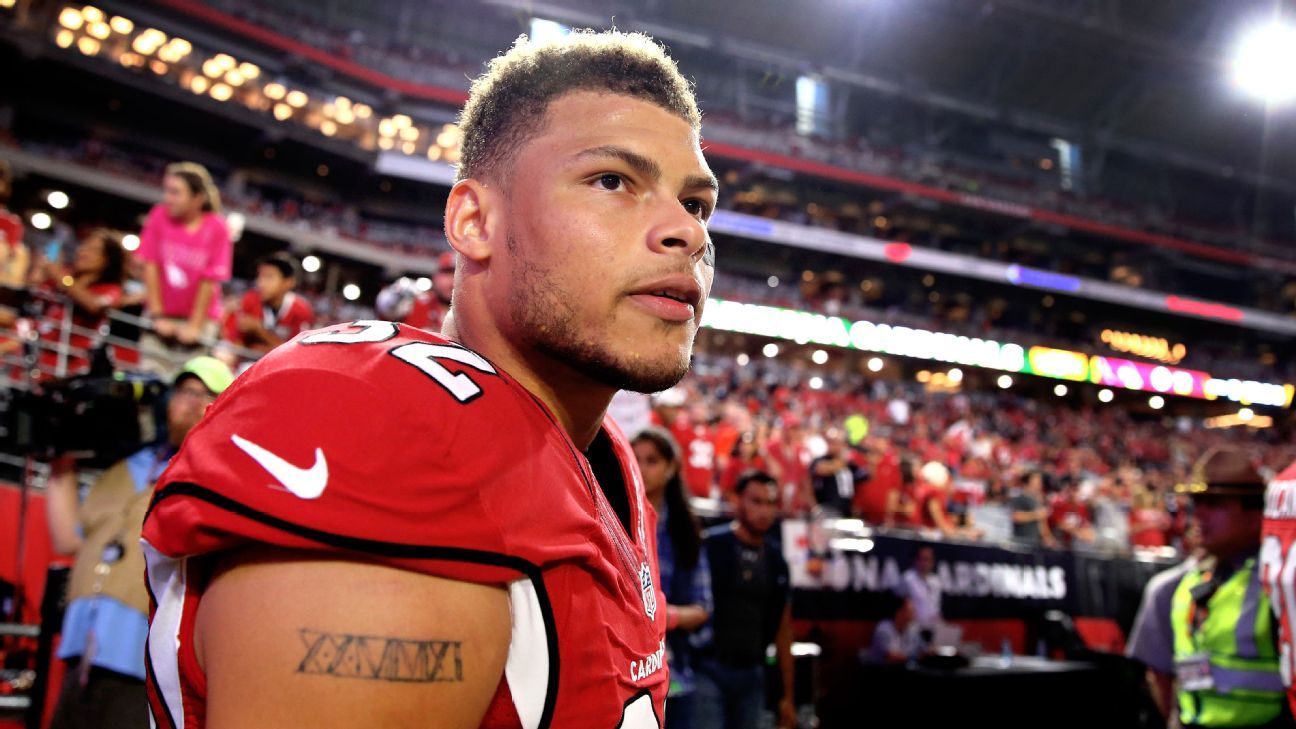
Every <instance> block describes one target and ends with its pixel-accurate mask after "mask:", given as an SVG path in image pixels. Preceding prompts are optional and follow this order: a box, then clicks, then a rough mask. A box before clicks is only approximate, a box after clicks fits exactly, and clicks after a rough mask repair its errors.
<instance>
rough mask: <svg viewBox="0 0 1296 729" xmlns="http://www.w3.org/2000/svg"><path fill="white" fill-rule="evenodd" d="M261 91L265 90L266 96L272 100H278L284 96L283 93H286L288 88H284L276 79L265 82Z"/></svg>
mask: <svg viewBox="0 0 1296 729" xmlns="http://www.w3.org/2000/svg"><path fill="white" fill-rule="evenodd" d="M262 91H263V92H265V95H266V98H268V99H270V100H272V101H279V100H280V99H282V98H283V97H284V94H287V93H288V90H287V89H285V88H284V85H283V84H281V83H279V82H278V81H271V82H270V83H268V84H266V85H265V88H264V89H262Z"/></svg>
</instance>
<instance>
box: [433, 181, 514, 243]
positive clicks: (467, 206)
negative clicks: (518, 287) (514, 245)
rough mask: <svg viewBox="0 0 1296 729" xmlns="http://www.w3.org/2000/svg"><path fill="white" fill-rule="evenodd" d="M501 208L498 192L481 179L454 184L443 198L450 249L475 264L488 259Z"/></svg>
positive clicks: (446, 232) (447, 239) (446, 234)
mask: <svg viewBox="0 0 1296 729" xmlns="http://www.w3.org/2000/svg"><path fill="white" fill-rule="evenodd" d="M501 205H502V200H501V199H500V195H499V194H498V192H497V191H496V190H494V189H492V188H489V187H487V186H486V185H484V184H483V183H482V182H481V181H480V180H475V179H472V178H469V179H466V180H460V181H459V182H456V183H455V185H454V187H452V188H450V196H449V198H447V199H446V211H445V237H446V241H447V242H449V243H450V247H451V248H454V249H455V251H456V252H457V253H459V255H461V256H463V257H464V258H467V259H468V260H470V261H473V262H474V263H478V264H482V263H485V262H486V261H487V260H488V259H490V257H491V253H493V246H494V243H495V233H496V232H497V226H496V223H497V222H498V221H500V220H501V217H500V216H501V215H502V208H501Z"/></svg>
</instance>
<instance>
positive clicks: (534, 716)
mask: <svg viewBox="0 0 1296 729" xmlns="http://www.w3.org/2000/svg"><path fill="white" fill-rule="evenodd" d="M509 612H510V613H511V615H512V624H513V633H512V636H511V637H510V638H509V651H508V660H507V661H506V662H505V664H504V677H505V678H506V679H507V680H508V687H509V693H510V694H512V696H513V707H514V708H515V709H516V710H517V714H518V718H519V719H520V720H521V722H522V729H539V726H540V719H541V717H542V716H543V714H544V706H545V697H546V696H547V695H548V692H549V658H550V656H549V636H548V635H547V634H546V631H545V621H544V613H543V611H542V609H541V607H540V597H539V595H538V594H536V587H535V583H533V582H532V581H531V580H530V578H524V579H520V580H515V581H514V582H512V583H510V584H509Z"/></svg>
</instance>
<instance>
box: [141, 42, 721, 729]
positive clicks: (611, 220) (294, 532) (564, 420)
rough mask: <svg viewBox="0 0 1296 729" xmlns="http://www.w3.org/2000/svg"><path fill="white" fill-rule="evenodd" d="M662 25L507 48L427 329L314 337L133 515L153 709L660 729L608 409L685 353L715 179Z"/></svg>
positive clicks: (638, 558)
mask: <svg viewBox="0 0 1296 729" xmlns="http://www.w3.org/2000/svg"><path fill="white" fill-rule="evenodd" d="M699 124H700V117H699V113H698V110H697V107H696V104H695V101H694V97H693V93H692V90H691V86H690V84H689V83H688V82H687V81H686V80H685V79H684V78H683V77H682V76H681V75H680V73H679V71H678V69H677V68H676V65H675V63H674V61H673V60H672V59H671V58H669V57H668V56H667V55H666V53H665V51H664V50H663V49H662V48H661V47H660V46H658V45H657V44H656V43H655V42H653V41H652V40H651V39H649V38H647V37H645V36H642V35H636V34H625V33H618V32H605V33H594V32H576V33H573V34H571V35H568V36H566V37H564V38H561V39H558V40H554V41H548V42H543V43H532V42H529V41H527V40H526V39H525V38H523V39H519V41H518V42H517V43H516V44H515V45H514V46H513V48H512V49H511V50H509V51H508V52H507V53H505V54H504V55H502V56H500V57H499V58H496V59H495V60H494V61H492V62H491V64H490V65H489V67H488V69H487V71H486V72H485V74H484V75H483V76H481V77H480V78H478V79H477V80H476V81H475V82H474V83H473V86H472V90H471V96H470V98H469V100H468V102H467V104H466V105H465V107H464V110H463V113H462V118H461V128H462V132H463V150H462V158H461V166H460V169H459V172H458V180H457V182H456V183H455V185H454V186H453V188H452V189H451V191H450V194H449V199H448V201H447V205H446V215H445V232H446V238H447V239H448V241H449V243H450V245H451V246H452V247H453V248H454V250H455V252H456V255H457V258H458V260H457V264H458V265H457V268H456V273H455V286H454V294H453V304H452V309H451V312H450V314H449V316H448V318H447V321H446V324H445V327H444V329H443V332H442V334H441V335H436V334H430V333H428V332H425V331H421V330H417V329H414V328H410V327H406V326H404V325H401V324H393V323H387V322H381V321H357V322H352V323H350V324H345V325H339V326H334V327H330V328H327V329H323V330H316V331H313V332H306V333H303V334H301V335H299V336H297V337H296V338H294V339H293V340H292V341H290V342H288V343H286V344H284V345H283V346H281V347H279V348H277V349H276V350H274V351H273V352H271V353H270V354H269V355H267V356H266V357H265V358H264V359H262V360H261V361H260V362H258V363H257V364H256V365H255V366H254V367H252V368H251V369H250V370H249V371H248V372H246V373H245V374H243V375H242V376H241V377H240V378H239V379H238V380H237V381H236V382H235V384H234V385H233V386H231V387H230V388H229V390H228V391H227V392H226V394H225V395H224V396H223V397H222V398H221V399H220V400H219V401H218V402H216V403H215V404H214V405H213V406H212V407H211V409H210V410H209V411H208V413H207V415H206V417H205V418H204V419H203V422H202V423H201V424H200V425H199V426H198V427H197V428H195V429H194V431H193V432H192V433H191V434H190V436H189V438H188V439H187V440H186V442H185V444H184V447H183V448H182V449H181V451H180V453H179V454H178V455H177V456H176V460H175V462H174V463H173V465H172V466H171V467H170V468H169V469H168V470H167V472H166V473H165V474H164V477H163V479H162V481H161V483H160V484H159V487H158V490H157V493H156V495H155V497H154V501H153V504H152V506H151V511H150V513H149V516H148V519H147V523H146V526H145V530H144V540H145V542H146V544H145V549H146V551H147V553H148V561H149V565H148V582H149V588H150V591H151V593H152V596H153V598H154V602H155V605H154V610H153V615H152V621H151V630H150V635H149V643H148V659H149V666H148V672H149V677H150V684H151V695H150V699H151V702H152V709H153V713H154V718H155V719H156V722H157V724H158V725H159V726H172V727H186V728H193V729H202V728H203V727H206V728H207V729H228V728H230V727H239V728H240V729H246V728H249V727H251V728H253V729H255V728H256V727H311V729H325V728H327V727H438V728H440V729H453V728H456V727H465V728H467V727H527V728H534V727H550V726H553V727H606V728H607V729H613V727H623V728H625V729H645V728H647V727H653V728H656V727H660V726H662V720H663V702H664V699H665V697H666V691H667V685H668V678H667V675H666V666H665V665H664V644H663V638H664V634H665V631H666V629H667V627H668V626H667V616H666V610H665V603H664V602H663V600H662V599H661V597H660V594H659V589H658V576H657V567H656V559H655V557H654V555H655V553H656V548H655V544H654V543H653V539H654V534H655V531H656V530H655V526H654V521H653V519H654V517H653V515H652V509H651V508H649V507H648V505H647V504H646V503H645V500H644V495H643V485H642V481H641V479H640V476H639V473H638V469H637V466H636V464H635V458H634V453H633V451H632V450H631V449H630V447H629V446H628V444H627V442H626V439H625V437H624V436H623V435H622V433H621V432H619V431H618V429H617V428H616V426H615V425H614V424H613V423H612V421H611V420H610V419H608V418H606V417H605V410H606V409H607V406H608V403H609V401H610V400H611V398H612V396H613V394H614V393H615V392H617V391H618V390H619V389H629V390H635V391H639V392H655V391H659V390H663V389H666V388H668V387H670V386H672V385H673V384H675V383H676V382H677V381H678V380H679V379H680V378H681V377H682V376H683V375H684V373H685V371H686V370H687V368H688V364H689V358H690V353H691V350H692V345H693V339H694V335H695V334H696V333H697V329H698V326H699V324H700V322H701V320H702V306H703V302H705V301H706V296H707V293H708V292H709V290H710V286H711V281H712V277H713V268H712V267H713V252H712V247H711V241H710V238H709V236H708V233H707V220H708V218H709V216H710V215H711V211H712V210H713V209H714V207H715V200H716V194H717V184H716V179H715V176H714V175H713V174H712V173H711V171H710V169H709V168H708V166H707V163H706V161H705V159H704V158H703V155H702V150H701V147H700V144H699Z"/></svg>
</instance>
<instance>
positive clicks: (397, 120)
mask: <svg viewBox="0 0 1296 729" xmlns="http://www.w3.org/2000/svg"><path fill="white" fill-rule="evenodd" d="M391 120H392V124H395V125H396V128H397V129H405V128H406V127H408V126H410V125H412V124H413V123H414V120H413V119H411V118H409V116H408V115H406V114H396V115H395V116H393V117H392V118H391Z"/></svg>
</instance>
